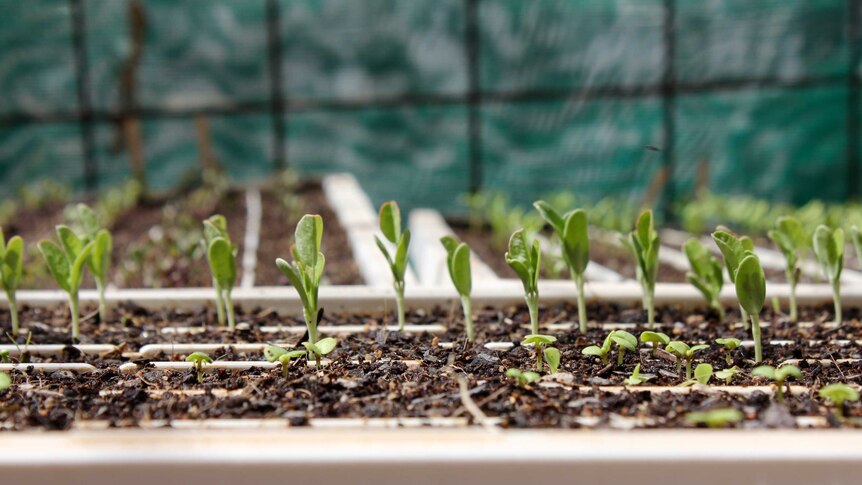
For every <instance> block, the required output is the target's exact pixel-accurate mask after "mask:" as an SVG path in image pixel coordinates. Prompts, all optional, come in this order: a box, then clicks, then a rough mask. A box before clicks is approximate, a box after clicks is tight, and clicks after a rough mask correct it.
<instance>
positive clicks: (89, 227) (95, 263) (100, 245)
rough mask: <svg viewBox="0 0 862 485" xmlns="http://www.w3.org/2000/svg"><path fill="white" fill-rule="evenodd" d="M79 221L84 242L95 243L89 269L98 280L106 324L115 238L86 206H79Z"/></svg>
mask: <svg viewBox="0 0 862 485" xmlns="http://www.w3.org/2000/svg"><path fill="white" fill-rule="evenodd" d="M77 212H78V219H79V220H80V222H81V228H82V229H83V231H84V236H83V237H82V240H83V241H84V243H89V242H93V243H94V244H93V250H92V252H91V253H90V259H89V260H88V261H87V267H88V268H89V269H90V273H91V274H92V275H93V279H94V280H96V289H97V290H98V292H99V320H100V321H102V322H106V321H107V318H108V310H107V308H108V305H107V302H106V300H105V288H107V286H108V273H109V270H110V267H111V252H112V251H113V248H114V242H113V238H112V237H111V233H110V232H108V230H107V229H103V228H102V227H101V226H100V225H99V218H98V217H97V216H96V212H95V211H93V209H90V208H89V207H88V206H87V205H86V204H78V206H77Z"/></svg>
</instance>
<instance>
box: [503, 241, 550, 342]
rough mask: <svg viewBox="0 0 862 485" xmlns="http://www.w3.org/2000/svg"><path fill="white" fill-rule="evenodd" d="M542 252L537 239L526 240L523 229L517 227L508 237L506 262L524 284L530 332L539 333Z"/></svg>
mask: <svg viewBox="0 0 862 485" xmlns="http://www.w3.org/2000/svg"><path fill="white" fill-rule="evenodd" d="M541 257H542V252H541V251H540V250H539V241H536V240H534V241H533V244H530V243H529V242H528V241H527V235H526V232H525V231H524V229H518V230H517V231H515V232H514V233H513V234H512V237H511V238H509V250H508V251H506V263H507V264H508V265H509V266H510V267H511V268H512V270H514V271H515V273H516V274H517V275H518V278H520V279H521V283H522V284H523V285H524V300H525V301H526V302H527V309H528V310H529V312H530V324H531V325H532V329H533V331H532V333H533V334H538V333H539V267H540V266H539V265H540V263H541Z"/></svg>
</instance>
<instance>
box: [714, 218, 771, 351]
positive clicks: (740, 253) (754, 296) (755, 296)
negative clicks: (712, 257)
mask: <svg viewBox="0 0 862 485" xmlns="http://www.w3.org/2000/svg"><path fill="white" fill-rule="evenodd" d="M712 239H713V240H714V241H715V243H716V245H717V246H718V248H719V250H721V254H722V255H723V256H724V263H725V265H726V266H727V270H728V273H730V275H731V276H730V280H731V281H733V282H734V286H735V287H736V298H737V299H738V300H739V307H740V312H741V313H742V319H743V322H744V323H745V322H746V321H747V319H749V318H750V319H751V337H752V340H754V361H755V362H760V361H762V360H763V345H762V343H761V340H760V311H761V310H763V304H764V302H765V301H766V276H765V275H764V273H763V267H761V266H760V259H758V257H757V256H756V255H755V254H754V251H753V247H754V246H753V243H751V239H748V238H737V237H736V236H734V235H733V234H731V233H729V232H727V231H723V230H718V231H715V232H714V233H712ZM745 324H746V325H747V323H745Z"/></svg>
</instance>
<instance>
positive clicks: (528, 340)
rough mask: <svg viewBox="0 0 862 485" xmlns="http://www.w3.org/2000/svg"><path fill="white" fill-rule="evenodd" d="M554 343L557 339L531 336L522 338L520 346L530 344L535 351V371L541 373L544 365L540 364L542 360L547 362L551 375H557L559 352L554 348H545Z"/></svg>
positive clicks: (546, 336)
mask: <svg viewBox="0 0 862 485" xmlns="http://www.w3.org/2000/svg"><path fill="white" fill-rule="evenodd" d="M556 341H557V337H554V336H551V335H538V334H532V335H527V336H526V337H524V341H523V342H521V345H530V344H532V345H533V346H534V347H535V349H536V371H538V372H542V370H543V369H544V364H543V363H542V359H543V358H544V359H545V360H547V361H548V368H549V369H550V370H551V374H556V373H557V369H559V368H560V358H561V354H560V351H559V349H556V348H554V347H547V346H548V345H551V344H552V343H554V342H556Z"/></svg>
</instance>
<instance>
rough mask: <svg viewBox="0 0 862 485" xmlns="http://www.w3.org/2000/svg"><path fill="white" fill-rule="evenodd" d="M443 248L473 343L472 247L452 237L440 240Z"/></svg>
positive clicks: (469, 336)
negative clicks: (471, 296)
mask: <svg viewBox="0 0 862 485" xmlns="http://www.w3.org/2000/svg"><path fill="white" fill-rule="evenodd" d="M440 242H441V243H442V244H443V247H444V248H446V253H447V256H446V267H447V268H448V269H449V278H451V279H452V284H453V285H455V290H456V291H458V296H459V297H460V298H461V308H462V309H463V310H464V326H465V327H466V328H467V340H468V341H470V342H473V341H475V340H476V335H475V332H474V330H473V311H472V310H471V304H470V292H471V291H472V285H473V279H472V275H471V271H470V247H469V246H467V244H466V243H463V242H460V241H458V240H457V239H455V238H454V237H452V236H443V237H442V238H440Z"/></svg>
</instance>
